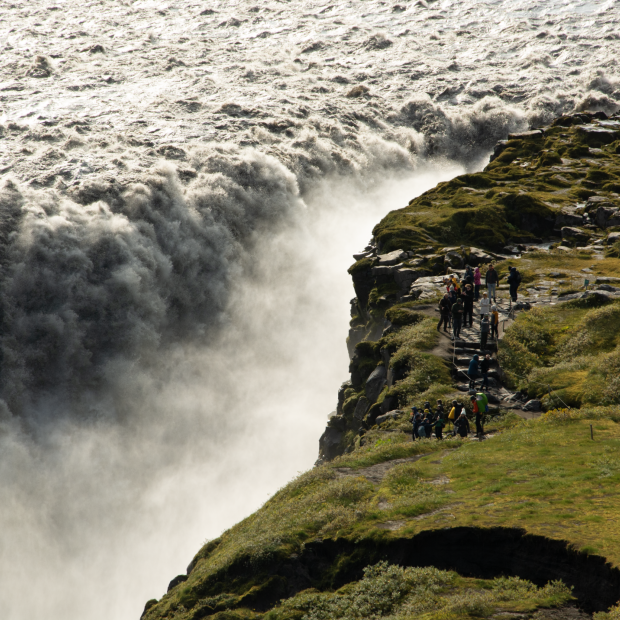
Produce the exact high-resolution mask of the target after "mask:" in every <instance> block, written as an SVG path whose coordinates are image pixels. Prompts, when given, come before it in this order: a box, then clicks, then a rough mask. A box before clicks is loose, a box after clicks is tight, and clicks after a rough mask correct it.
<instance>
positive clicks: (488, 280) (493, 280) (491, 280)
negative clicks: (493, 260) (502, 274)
mask: <svg viewBox="0 0 620 620" xmlns="http://www.w3.org/2000/svg"><path fill="white" fill-rule="evenodd" d="M498 282H499V275H498V274H497V271H495V267H493V264H490V265H489V268H488V269H487V272H486V275H485V276H484V283H485V284H486V285H487V289H488V291H489V299H491V298H492V299H493V301H494V302H497V299H496V298H495V289H496V288H497V283H498Z"/></svg>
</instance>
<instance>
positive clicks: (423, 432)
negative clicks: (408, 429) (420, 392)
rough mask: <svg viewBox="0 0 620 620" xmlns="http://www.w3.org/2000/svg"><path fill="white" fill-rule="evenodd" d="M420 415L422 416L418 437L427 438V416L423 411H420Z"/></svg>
mask: <svg viewBox="0 0 620 620" xmlns="http://www.w3.org/2000/svg"><path fill="white" fill-rule="evenodd" d="M418 416H419V418H420V421H419V424H418V437H419V438H420V439H426V425H425V421H426V418H425V417H423V416H422V414H421V413H418Z"/></svg>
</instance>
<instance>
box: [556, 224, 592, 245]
mask: <svg viewBox="0 0 620 620" xmlns="http://www.w3.org/2000/svg"><path fill="white" fill-rule="evenodd" d="M589 238H590V235H588V234H587V233H585V232H583V230H580V229H579V228H572V227H570V226H564V228H562V239H567V240H569V241H584V242H585V241H588V239H589Z"/></svg>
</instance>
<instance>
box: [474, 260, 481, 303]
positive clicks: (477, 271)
mask: <svg viewBox="0 0 620 620" xmlns="http://www.w3.org/2000/svg"><path fill="white" fill-rule="evenodd" d="M481 284H482V274H481V273H480V267H476V269H474V301H478V300H479V299H480V285H481Z"/></svg>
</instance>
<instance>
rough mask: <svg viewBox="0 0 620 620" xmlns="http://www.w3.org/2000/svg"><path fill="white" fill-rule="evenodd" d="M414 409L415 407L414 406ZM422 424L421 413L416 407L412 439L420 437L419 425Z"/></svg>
mask: <svg viewBox="0 0 620 620" xmlns="http://www.w3.org/2000/svg"><path fill="white" fill-rule="evenodd" d="M414 409H416V408H415V407H414ZM421 424H422V414H421V413H419V412H418V410H417V409H416V412H415V414H414V415H413V441H415V440H416V439H419V437H420V432H419V431H420V425H421Z"/></svg>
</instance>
